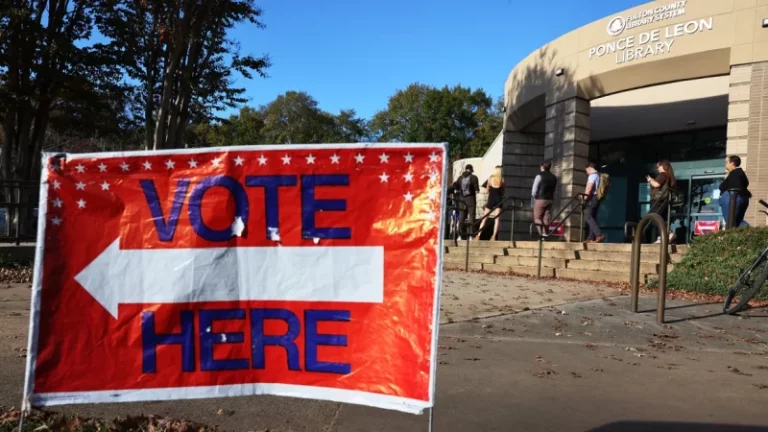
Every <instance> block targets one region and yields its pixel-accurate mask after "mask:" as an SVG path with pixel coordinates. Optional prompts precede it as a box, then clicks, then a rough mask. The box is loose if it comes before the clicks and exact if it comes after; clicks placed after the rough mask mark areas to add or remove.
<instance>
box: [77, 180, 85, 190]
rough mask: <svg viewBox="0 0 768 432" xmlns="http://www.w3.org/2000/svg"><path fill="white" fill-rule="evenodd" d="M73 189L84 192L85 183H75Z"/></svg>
mask: <svg viewBox="0 0 768 432" xmlns="http://www.w3.org/2000/svg"><path fill="white" fill-rule="evenodd" d="M75 188H77V190H85V183H83V182H77V183H76V184H75Z"/></svg>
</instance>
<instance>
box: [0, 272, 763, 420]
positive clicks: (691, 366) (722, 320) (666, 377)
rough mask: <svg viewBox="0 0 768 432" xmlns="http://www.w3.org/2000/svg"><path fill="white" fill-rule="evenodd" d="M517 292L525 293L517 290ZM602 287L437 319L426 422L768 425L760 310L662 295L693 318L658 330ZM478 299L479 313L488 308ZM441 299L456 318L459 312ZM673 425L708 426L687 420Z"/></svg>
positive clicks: (279, 415)
mask: <svg viewBox="0 0 768 432" xmlns="http://www.w3.org/2000/svg"><path fill="white" fill-rule="evenodd" d="M460 276H461V277H464V276H466V277H472V278H479V279H473V280H472V281H471V282H472V283H473V284H476V283H485V284H487V286H486V287H482V286H480V285H477V286H473V288H472V289H466V291H471V292H475V288H477V291H476V292H479V293H480V294H488V292H485V293H484V292H482V291H483V290H484V289H489V288H488V287H491V286H493V287H495V286H497V285H498V280H497V279H494V278H492V277H491V278H488V277H487V276H484V275H464V274H449V275H447V277H448V278H458V277H460ZM505 279H507V280H508V281H507V283H508V284H509V285H505V286H506V288H505V289H506V291H504V292H498V291H494V292H496V293H498V294H499V295H500V296H501V298H502V299H504V300H503V301H497V302H496V304H497V305H498V306H510V308H509V309H512V310H521V309H522V308H519V306H521V305H520V304H518V303H515V302H520V303H522V302H523V301H527V300H531V298H539V297H540V296H538V295H535V296H532V295H531V294H530V292H538V290H539V288H536V287H539V285H538V284H542V285H541V286H540V287H542V288H543V287H545V286H546V284H547V283H546V282H535V281H530V280H526V279H516V278H505ZM454 282H468V281H460V280H458V281H454ZM561 284H562V282H555V283H553V284H550V286H551V287H553V288H546V289H544V292H545V293H547V292H546V290H547V289H552V290H553V291H558V292H565V290H566V288H567V290H571V289H575V288H579V289H580V290H581V291H579V293H580V294H579V295H582V294H581V292H592V291H590V290H596V289H597V288H596V287H593V286H587V285H561ZM448 285H449V284H448V283H446V290H445V293H444V294H446V295H456V296H458V297H459V300H457V304H458V303H460V302H461V301H462V297H463V298H464V300H465V301H468V300H466V298H467V297H468V295H469V294H468V292H464V293H463V294H462V292H461V291H456V290H455V289H458V288H449V287H448ZM513 285H515V286H517V289H513V288H512V286H513ZM461 286H462V285H461V284H458V285H457V287H461ZM601 289H602V288H601ZM523 290H530V291H523ZM13 291H14V292H15V294H11V290H10V289H8V288H5V289H4V288H0V364H2V365H3V367H2V368H0V405H4V406H7V407H8V406H18V403H19V400H20V398H21V385H22V380H23V367H24V359H23V358H22V357H19V355H20V351H19V349H20V348H22V347H24V346H25V343H24V338H25V337H26V334H25V333H26V325H27V317H26V312H27V311H26V309H27V307H28V306H27V304H26V303H25V301H28V300H25V299H24V298H23V294H24V292H23V291H21V290H13ZM573 292H575V291H573ZM573 292H571V291H569V292H568V294H569V295H572V294H573ZM526 293H527V294H526ZM547 294H548V293H547ZM593 294H594V295H598V294H600V293H598V292H596V291H594V292H593ZM473 295H474V294H473ZM523 295H525V296H527V297H528V299H518V300H514V297H520V296H523ZM494 297H496V296H493V295H491V296H490V298H494ZM573 297H578V296H573ZM597 297H598V298H597V299H594V300H584V301H579V302H572V303H569V304H566V305H563V306H557V307H544V308H536V307H537V304H536V302H535V301H531V302H530V306H526V307H531V308H534V310H530V311H527V312H517V313H515V314H512V315H506V316H500V317H496V318H487V319H482V320H476V321H468V322H463V323H452V324H446V325H443V326H441V329H440V352H439V360H440V364H439V366H438V379H437V405H436V409H435V428H434V430H435V431H439V432H442V431H447V432H460V431H461V432H465V431H505V432H506V431H591V430H600V431H619V430H621V431H625V430H662V431H673V430H674V431H678V430H691V431H697V432H698V431H705V430H706V431H709V430H728V429H724V426H723V425H728V424H741V425H753V426H759V425H764V426H766V425H768V408H766V407H768V345H767V344H766V342H767V341H768V311H753V312H751V315H752V316H751V317H750V318H749V319H740V318H737V317H726V316H722V315H716V313H717V312H718V311H719V310H720V305H693V306H692V305H690V304H689V303H684V302H677V301H670V302H668V306H669V307H670V311H669V312H668V318H669V319H670V320H672V321H674V320H678V319H684V318H685V319H688V318H697V319H689V320H687V321H684V322H677V323H673V324H669V325H665V326H659V325H656V324H655V313H653V312H648V313H641V314H632V313H629V312H628V309H629V304H628V303H629V301H628V298H627V297H623V296H620V295H619V296H615V295H614V296H611V297H606V298H605V299H602V298H599V295H598V296H597ZM496 298H497V299H498V298H499V297H496ZM507 299H508V300H509V302H507ZM544 300H546V298H545V297H542V298H541V302H544ZM486 303H488V305H489V306H483V307H477V311H475V313H485V314H491V313H492V312H494V311H493V310H492V309H493V308H492V307H490V305H491V303H490V302H489V301H486ZM469 304H474V305H477V302H475V303H467V305H469ZM654 305H655V299H654V298H643V299H642V302H641V310H642V309H648V310H650V309H652V308H653V307H654ZM446 306H448V311H452V312H453V314H455V316H459V314H460V310H461V309H465V307H463V306H461V307H455V306H451V305H450V304H447V305H446ZM20 307H23V309H24V310H23V313H22V312H19V308H20ZM518 308H519V309H518ZM496 309H499V310H501V309H503V307H496ZM444 312H445V311H444ZM461 313H462V314H464V315H462V316H469V317H470V318H471V316H472V314H471V313H469V314H467V313H465V312H461ZM713 315H715V316H713ZM8 329H16V330H13V332H14V333H15V334H12V333H11V332H9V330H8ZM61 409H62V410H64V411H67V412H71V413H77V414H79V415H84V416H97V417H105V418H111V417H117V416H124V415H131V414H141V413H144V414H157V415H163V416H168V417H173V418H186V419H190V420H194V421H198V422H202V423H206V424H217V425H219V426H220V427H221V428H223V429H224V430H236V431H251V430H253V431H263V430H269V431H271V432H275V431H324V432H350V431H382V432H383V431H395V430H399V431H426V430H427V416H426V415H422V416H413V415H406V414H401V413H397V412H389V411H383V410H378V409H373V408H367V407H360V406H353V405H343V404H336V403H327V402H316V401H307V400H296V399H289V398H275V397H248V398H232V399H218V400H193V401H179V402H159V403H140V404H121V405H98V406H96V405H90V406H71V407H63V408H61ZM220 410H222V411H220ZM217 413H223V414H217ZM621 422H625V423H621ZM670 422H671V423H672V424H671V423H670ZM675 422H688V423H700V424H703V425H705V426H693V427H692V428H689V429H684V428H683V425H681V424H679V423H675ZM707 425H708V426H707ZM733 430H742V429H740V428H739V429H733ZM744 430H763V429H744ZM765 430H768V429H765Z"/></svg>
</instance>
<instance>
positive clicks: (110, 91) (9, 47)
mask: <svg viewBox="0 0 768 432" xmlns="http://www.w3.org/2000/svg"><path fill="white" fill-rule="evenodd" d="M90 3H91V2H90V1H88V0H5V1H2V2H0V119H1V120H2V131H3V148H2V154H1V155H0V176H2V178H3V179H6V180H12V179H15V180H24V181H29V180H34V179H37V178H39V172H40V153H41V150H43V149H44V142H45V140H46V135H47V132H48V129H49V127H50V126H51V124H52V123H53V124H54V126H55V125H56V124H57V123H58V125H60V126H62V125H63V127H64V128H69V129H73V128H74V126H75V125H77V126H79V127H80V129H81V130H82V131H88V130H91V131H92V130H95V129H97V128H99V127H100V126H99V122H101V124H102V125H103V124H104V123H105V122H106V123H110V122H112V123H113V125H114V124H117V123H119V122H120V121H121V120H120V116H121V113H120V110H121V107H122V106H123V105H122V102H120V99H121V98H123V95H124V93H123V92H122V91H121V90H120V89H119V86H117V85H115V84H112V83H114V82H119V81H120V80H119V77H118V76H117V75H116V73H117V70H116V69H115V68H112V67H110V65H109V61H108V60H107V59H106V58H104V57H103V56H102V55H101V54H100V52H99V51H98V50H95V49H94V48H93V47H89V46H87V44H86V43H85V41H87V40H88V39H89V38H90V37H91V28H92V23H93V15H92V13H93V11H92V9H91V8H90ZM112 97H113V98H116V99H114V100H110V98H112ZM89 110H91V113H90V114H86V112H87V111H89ZM93 111H97V112H98V116H96V117H97V118H96V119H94V118H93Z"/></svg>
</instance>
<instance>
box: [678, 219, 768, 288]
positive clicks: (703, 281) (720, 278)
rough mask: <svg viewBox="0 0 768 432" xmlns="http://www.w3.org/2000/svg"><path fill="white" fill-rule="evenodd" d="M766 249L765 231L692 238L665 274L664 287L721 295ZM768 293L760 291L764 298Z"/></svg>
mask: <svg viewBox="0 0 768 432" xmlns="http://www.w3.org/2000/svg"><path fill="white" fill-rule="evenodd" d="M766 246H768V228H751V227H749V228H739V229H733V230H728V231H721V232H718V233H714V234H707V235H704V236H700V237H696V239H695V240H694V241H693V243H692V244H691V247H690V248H689V249H688V253H687V254H686V255H685V257H684V258H683V260H682V261H681V262H680V263H678V264H675V268H674V270H672V271H671V272H670V273H669V274H668V275H667V286H668V287H669V288H673V289H679V290H684V291H692V292H698V293H704V294H717V295H725V294H727V293H728V290H729V289H730V288H731V286H732V285H733V283H734V282H735V281H736V279H737V278H738V276H739V274H740V273H741V272H743V271H744V270H746V269H747V268H749V266H750V265H752V262H753V261H754V260H755V259H756V258H757V257H758V256H759V255H760V254H761V253H762V252H763V250H764V249H765V247H766ZM767 294H768V293H766V292H762V293H761V297H762V298H766V295H767Z"/></svg>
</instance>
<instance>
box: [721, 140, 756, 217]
mask: <svg viewBox="0 0 768 432" xmlns="http://www.w3.org/2000/svg"><path fill="white" fill-rule="evenodd" d="M725 172H726V175H725V180H723V182H722V183H720V200H719V204H720V211H721V212H722V213H723V219H725V226H726V227H739V226H745V225H747V223H746V222H744V215H745V214H746V213H747V208H749V199H750V198H751V197H752V193H751V192H749V189H747V187H749V179H748V178H747V175H746V174H745V173H744V170H743V169H741V158H740V157H738V156H735V155H734V156H728V157H727V158H725ZM729 189H738V190H739V191H733V192H730V191H729ZM734 199H735V200H736V216H735V217H734V220H733V221H729V220H728V218H729V217H730V214H729V211H730V206H731V200H734ZM729 222H733V223H729Z"/></svg>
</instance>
